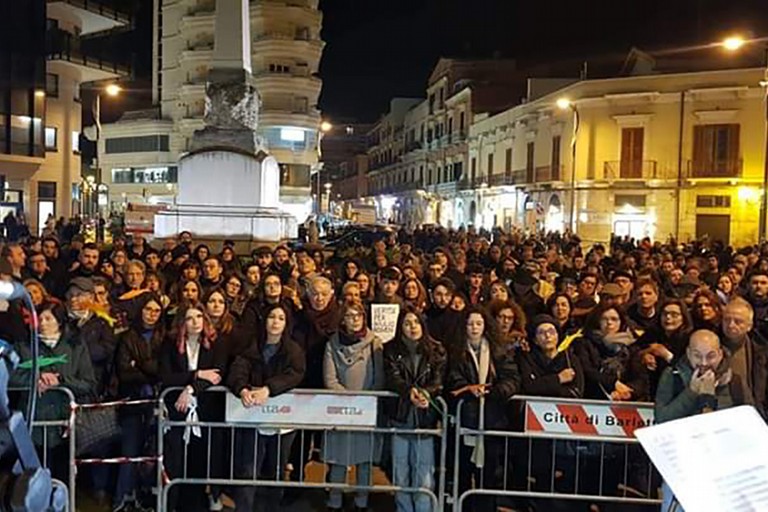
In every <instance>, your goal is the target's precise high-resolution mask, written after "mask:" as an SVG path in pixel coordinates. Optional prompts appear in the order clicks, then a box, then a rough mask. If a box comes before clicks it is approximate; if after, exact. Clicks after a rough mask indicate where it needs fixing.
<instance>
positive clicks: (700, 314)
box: [691, 289, 723, 333]
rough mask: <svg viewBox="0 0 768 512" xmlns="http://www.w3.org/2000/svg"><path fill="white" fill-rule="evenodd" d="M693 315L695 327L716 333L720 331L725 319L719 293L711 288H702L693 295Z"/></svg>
mask: <svg viewBox="0 0 768 512" xmlns="http://www.w3.org/2000/svg"><path fill="white" fill-rule="evenodd" d="M691 308H692V317H693V327H694V328H695V329H696V330H698V329H707V330H710V331H712V332H714V333H720V331H721V321H722V319H723V307H722V304H721V303H720V299H719V298H718V296H717V294H715V293H714V292H712V291H710V290H706V289H702V290H699V291H697V292H696V294H695V295H694V296H693V304H691Z"/></svg>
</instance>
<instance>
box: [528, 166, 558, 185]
mask: <svg viewBox="0 0 768 512" xmlns="http://www.w3.org/2000/svg"><path fill="white" fill-rule="evenodd" d="M534 174H535V176H534V180H535V181H536V183H545V182H547V181H561V180H562V179H563V166H562V165H554V166H553V165H543V166H540V167H537V168H536V171H535V173H534Z"/></svg>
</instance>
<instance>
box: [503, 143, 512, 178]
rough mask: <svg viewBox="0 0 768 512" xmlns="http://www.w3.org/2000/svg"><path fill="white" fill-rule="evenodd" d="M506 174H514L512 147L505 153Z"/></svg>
mask: <svg viewBox="0 0 768 512" xmlns="http://www.w3.org/2000/svg"><path fill="white" fill-rule="evenodd" d="M504 174H506V175H510V174H512V148H507V150H506V151H505V153H504Z"/></svg>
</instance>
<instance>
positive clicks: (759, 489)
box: [635, 406, 768, 512]
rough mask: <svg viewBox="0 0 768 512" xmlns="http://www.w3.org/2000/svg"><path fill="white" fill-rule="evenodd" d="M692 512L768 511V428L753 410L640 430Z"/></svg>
mask: <svg viewBox="0 0 768 512" xmlns="http://www.w3.org/2000/svg"><path fill="white" fill-rule="evenodd" d="M635 436H636V437H637V439H638V440H639V441H640V444H642V446H643V448H645V451H646V452H647V453H648V455H649V457H650V458H651V460H652V461H653V463H654V464H655V465H656V467H657V468H658V470H659V472H661V475H662V476H663V477H664V480H666V482H667V483H668V484H669V486H670V487H671V488H672V490H673V491H674V493H675V496H676V497H677V499H678V501H680V504H681V505H682V506H683V508H684V509H685V511H686V512H715V511H718V512H719V511H728V512H766V511H768V426H766V424H765V422H764V421H763V419H762V418H761V417H760V415H759V414H758V413H757V411H756V410H755V409H754V408H753V407H751V406H741V407H735V408H731V409H725V410H723V411H717V412H712V413H708V414H699V415H696V416H691V417H689V418H683V419H681V420H676V421H670V422H668V423H662V424H660V425H654V426H652V427H646V428H642V429H639V430H636V431H635Z"/></svg>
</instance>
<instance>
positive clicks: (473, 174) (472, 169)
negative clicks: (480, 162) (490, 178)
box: [469, 157, 477, 183]
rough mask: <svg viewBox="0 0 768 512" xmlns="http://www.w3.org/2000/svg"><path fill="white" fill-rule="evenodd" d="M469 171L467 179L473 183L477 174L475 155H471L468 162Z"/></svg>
mask: <svg viewBox="0 0 768 512" xmlns="http://www.w3.org/2000/svg"><path fill="white" fill-rule="evenodd" d="M469 172H470V176H469V179H470V181H471V182H472V183H474V182H475V177H476V176H477V158H475V157H472V161H471V163H470V164H469Z"/></svg>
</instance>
